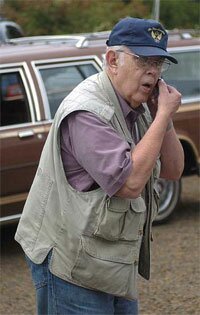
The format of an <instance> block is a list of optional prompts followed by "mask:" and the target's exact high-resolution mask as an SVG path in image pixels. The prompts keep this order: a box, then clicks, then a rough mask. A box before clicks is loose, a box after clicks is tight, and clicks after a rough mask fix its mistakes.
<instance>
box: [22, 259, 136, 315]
mask: <svg viewBox="0 0 200 315" xmlns="http://www.w3.org/2000/svg"><path fill="white" fill-rule="evenodd" d="M50 256H51V255H48V256H47V258H46V259H45V261H44V262H43V263H42V264H40V265H37V264H35V263H33V262H32V261H31V260H30V259H29V258H28V257H26V260H27V262H28V265H29V268H30V269H31V273H32V278H33V282H34V285H35V289H36V299H37V311H38V315H44V314H46V315H50V314H51V315H72V314H75V315H79V314H80V315H137V314H138V303H137V300H135V301H130V300H127V299H124V298H121V297H116V296H114V295H111V294H107V293H103V292H100V291H93V290H89V289H85V288H82V287H79V286H77V285H74V284H72V283H69V282H67V281H65V280H62V279H60V278H58V277H56V276H54V275H53V274H52V273H51V272H50V271H49V268H48V265H49V260H50Z"/></svg>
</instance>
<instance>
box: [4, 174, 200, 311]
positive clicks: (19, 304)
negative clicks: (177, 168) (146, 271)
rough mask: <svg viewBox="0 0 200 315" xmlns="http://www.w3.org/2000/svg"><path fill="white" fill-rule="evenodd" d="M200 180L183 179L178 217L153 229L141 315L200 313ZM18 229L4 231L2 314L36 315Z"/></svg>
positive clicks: (142, 286) (141, 292)
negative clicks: (150, 255) (18, 241)
mask: <svg viewBox="0 0 200 315" xmlns="http://www.w3.org/2000/svg"><path fill="white" fill-rule="evenodd" d="M199 196H200V191H199V179H198V178H197V177H196V176H192V177H189V178H185V179H184V180H183V193H182V198H181V203H180V206H179V208H178V210H177V211H176V213H175V215H174V216H173V218H172V219H171V220H170V221H169V222H168V223H165V224H163V225H156V226H154V227H153V234H154V241H153V244H152V249H153V252H152V272H151V280H150V281H145V280H143V279H142V278H140V279H139V295H140V315H165V314H166V315H190V314H191V315H198V314H200V302H199V301H200V299H199V292H200V241H199V238H198V236H199V223H200V218H199ZM15 229H16V226H11V227H9V228H6V229H5V228H4V229H2V231H1V232H2V233H1V234H2V240H1V261H0V265H1V283H0V314H2V315H22V314H23V315H32V314H35V295H34V290H33V287H32V283H31V279H30V276H29V271H28V269H27V266H26V263H25V261H24V256H23V253H22V251H21V249H20V247H19V246H18V244H17V243H15V242H14V241H13V235H14V232H15Z"/></svg>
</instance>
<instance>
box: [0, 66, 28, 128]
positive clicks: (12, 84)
mask: <svg viewBox="0 0 200 315" xmlns="http://www.w3.org/2000/svg"><path fill="white" fill-rule="evenodd" d="M0 116H1V117H0V126H9V125H13V124H21V123H26V122H30V121H31V115H30V111H29V105H28V100H27V95H26V92H25V88H24V85H23V81H22V78H21V75H20V73H19V72H17V71H16V72H11V73H2V74H0Z"/></svg>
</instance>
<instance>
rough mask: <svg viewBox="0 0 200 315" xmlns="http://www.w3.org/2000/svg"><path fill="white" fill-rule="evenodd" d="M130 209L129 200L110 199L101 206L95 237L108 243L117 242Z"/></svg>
mask: <svg viewBox="0 0 200 315" xmlns="http://www.w3.org/2000/svg"><path fill="white" fill-rule="evenodd" d="M129 209H130V200H129V199H125V198H119V197H111V198H108V199H106V200H105V202H104V203H103V204H102V205H101V209H100V214H99V218H98V222H97V227H96V230H95V232H94V234H95V235H96V236H99V237H101V238H104V239H106V240H110V241H117V240H118V239H119V238H120V235H121V233H122V231H123V227H124V220H125V217H126V213H127V212H128V210H129Z"/></svg>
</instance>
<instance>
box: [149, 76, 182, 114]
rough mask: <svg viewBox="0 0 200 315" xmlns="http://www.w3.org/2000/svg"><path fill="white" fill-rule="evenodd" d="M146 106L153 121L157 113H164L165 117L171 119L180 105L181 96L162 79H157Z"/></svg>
mask: <svg viewBox="0 0 200 315" xmlns="http://www.w3.org/2000/svg"><path fill="white" fill-rule="evenodd" d="M147 105H148V107H149V110H150V112H151V116H152V118H153V119H154V118H155V116H156V115H157V114H159V113H162V114H163V113H165V114H166V116H167V117H169V118H172V117H173V115H174V114H175V112H176V111H177V110H178V108H179V106H180V105H181V94H180V93H179V92H178V91H177V90H176V89H175V88H174V87H173V86H170V85H167V84H166V83H165V82H164V80H163V79H159V81H158V83H157V85H156V87H155V88H154V90H153V92H152V94H151V96H150V97H149V100H148V102H147Z"/></svg>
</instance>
